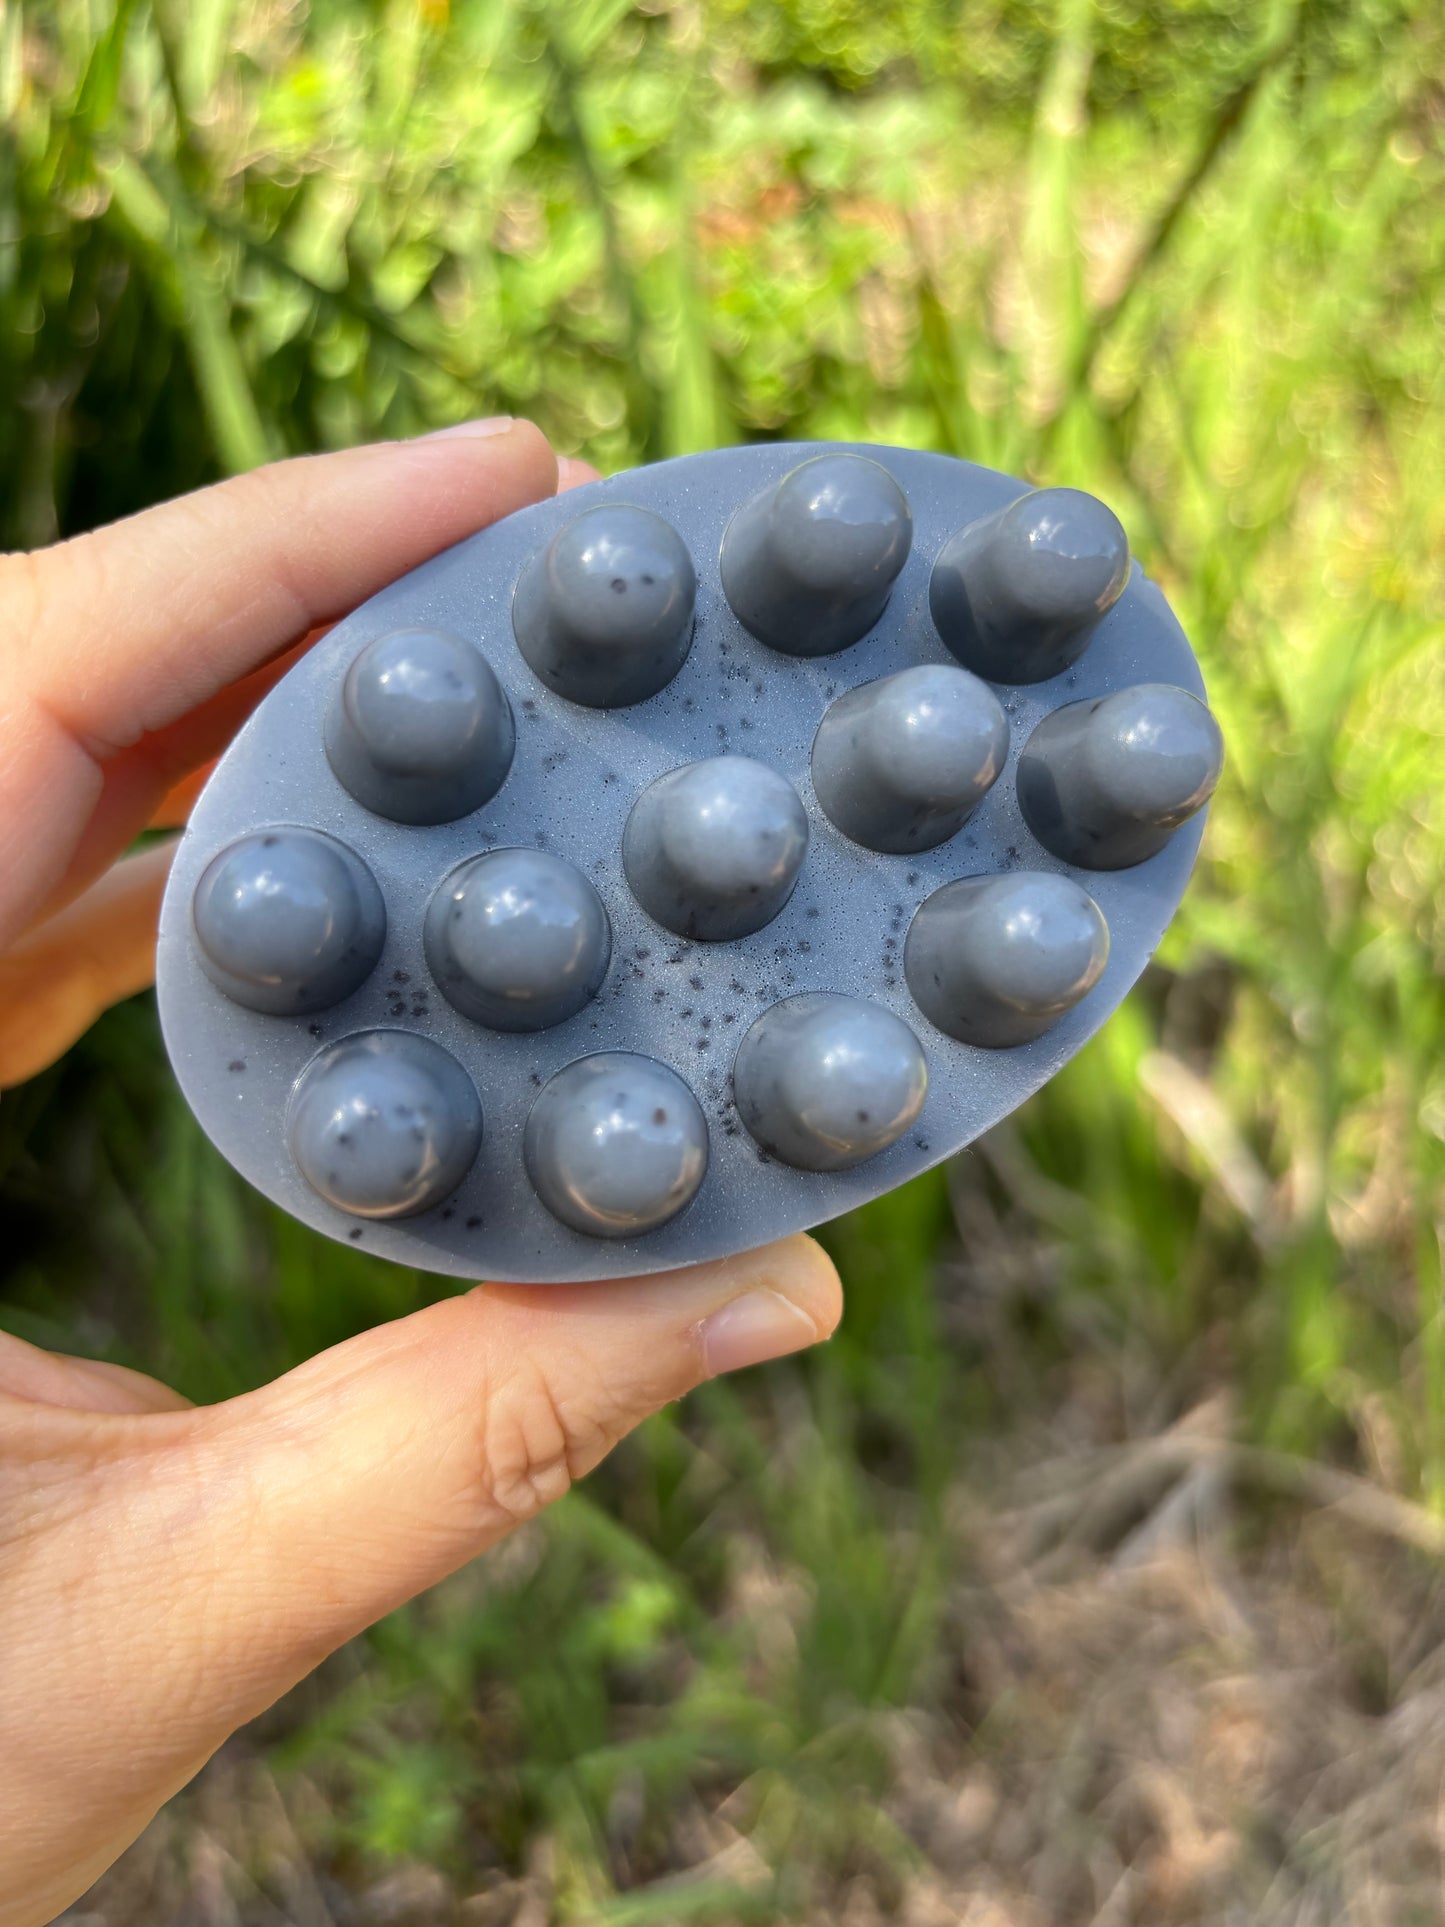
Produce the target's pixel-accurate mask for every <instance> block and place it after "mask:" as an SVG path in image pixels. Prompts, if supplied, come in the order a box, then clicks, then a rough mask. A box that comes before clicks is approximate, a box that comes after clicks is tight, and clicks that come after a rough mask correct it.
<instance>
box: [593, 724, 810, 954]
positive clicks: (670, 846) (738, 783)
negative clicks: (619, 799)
mask: <svg viewBox="0 0 1445 1927" xmlns="http://www.w3.org/2000/svg"><path fill="white" fill-rule="evenodd" d="M807 848H808V818H807V814H806V812H805V811H804V809H803V805H802V803H801V802H800V801H799V798H798V794H797V792H796V790H794V788H793V786H792V784H791V783H789V782H788V780H787V778H786V777H784V776H780V775H779V774H778V772H777V771H776V770H775V769H770V768H769V767H768V765H767V764H766V763H759V762H755V761H754V760H753V759H752V757H750V756H713V757H709V758H708V759H707V760H706V761H704V762H701V763H686V764H684V765H683V766H682V767H681V768H680V769H674V770H669V771H668V772H667V773H666V774H665V775H663V776H659V777H658V778H657V780H656V781H655V782H652V783H649V784H648V786H647V788H646V789H645V790H644V791H643V792H642V794H641V796H639V797H638V799H637V801H636V802H635V803H634V804H633V806H632V812H631V814H630V815H629V817H628V819H627V827H626V829H625V830H624V831H623V835H622V865H623V869H624V870H625V871H626V874H627V881H628V885H629V887H630V888H631V890H632V894H633V895H634V896H635V897H636V898H637V901H638V902H639V903H640V904H641V905H642V907H643V909H644V910H645V911H646V912H647V914H648V915H649V916H650V917H653V918H655V919H656V921H657V922H658V923H660V924H662V926H663V927H664V928H665V929H667V930H671V931H674V932H675V933H676V934H677V935H678V936H680V937H693V938H696V939H698V940H700V941H701V942H703V943H727V942H730V941H731V940H733V939H734V938H737V937H746V936H749V935H750V934H751V933H752V932H753V931H754V930H761V929H762V928H763V926H764V924H767V923H771V921H772V920H773V918H774V917H775V916H777V914H778V912H779V911H780V910H781V909H782V908H783V906H784V904H785V903H786V902H787V901H788V898H789V897H790V896H791V895H792V894H793V887H794V885H795V884H796V883H797V881H798V873H799V871H800V870H801V868H802V865H803V858H804V856H805V854H806V853H807Z"/></svg>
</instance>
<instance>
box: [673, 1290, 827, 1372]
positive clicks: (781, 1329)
mask: <svg viewBox="0 0 1445 1927" xmlns="http://www.w3.org/2000/svg"><path fill="white" fill-rule="evenodd" d="M699 1336H700V1337H701V1339H702V1355H703V1362H704V1363H705V1364H706V1366H707V1373H708V1377H709V1378H717V1377H719V1376H720V1375H721V1374H722V1373H723V1372H740V1371H742V1370H743V1368H744V1366H747V1365H761V1364H762V1363H763V1362H764V1360H765V1359H769V1358H783V1357H785V1356H786V1354H787V1353H788V1352H800V1351H803V1350H804V1349H805V1348H806V1347H807V1346H809V1345H816V1344H817V1342H818V1330H817V1327H816V1326H815V1325H814V1323H813V1321H812V1319H811V1318H809V1316H808V1314H807V1313H806V1312H804V1311H799V1309H798V1307H797V1306H796V1305H795V1304H793V1303H792V1302H791V1300H790V1299H787V1298H784V1297H783V1295H782V1293H781V1292H777V1291H766V1290H764V1291H750V1292H746V1293H745V1294H744V1295H743V1296H742V1297H741V1298H734V1300H733V1301H732V1303H731V1304H730V1305H724V1306H723V1308H722V1310H721V1311H715V1312H714V1313H713V1314H712V1316H711V1318H705V1319H704V1320H703V1322H702V1325H701V1327H700V1328H699Z"/></svg>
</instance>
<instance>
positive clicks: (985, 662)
mask: <svg viewBox="0 0 1445 1927" xmlns="http://www.w3.org/2000/svg"><path fill="white" fill-rule="evenodd" d="M1128 580H1129V539H1128V537H1127V536H1126V535H1125V533H1124V529H1123V525H1122V524H1121V523H1120V521H1119V518H1118V516H1116V515H1115V514H1114V512H1113V510H1112V509H1110V508H1107V507H1106V506H1105V505H1104V503H1102V502H1100V501H1099V500H1097V499H1096V497H1094V496H1092V495H1086V494H1084V492H1083V491H1082V490H1081V489H1076V488H1043V489H1036V490H1034V491H1033V492H1032V493H1030V494H1027V495H1021V496H1019V498H1018V499H1017V500H1016V501H1014V502H1010V503H1009V505H1008V507H1007V508H1003V509H999V510H997V511H996V512H995V513H994V514H993V515H989V516H986V517H984V518H983V520H982V521H978V522H973V523H970V524H969V526H968V527H967V528H964V529H961V530H960V531H959V533H958V534H957V535H955V536H953V537H951V538H950V540H949V541H947V542H946V543H945V544H944V545H943V547H942V549H941V550H940V551H939V554H938V559H937V561H936V562H935V563H934V565H933V575H932V578H931V580H930V583H929V591H928V600H929V608H930V610H931V612H932V615H933V621H934V626H935V627H936V628H937V630H938V633H939V635H940V636H941V637H942V639H943V642H944V644H945V646H946V647H947V648H948V649H949V651H950V652H951V653H952V654H953V655H954V656H956V657H957V658H958V660H959V661H960V662H961V663H962V664H963V666H964V667H965V668H966V669H971V670H973V671H974V673H975V674H976V675H979V676H984V677H987V679H988V680H989V681H990V682H1010V683H1035V682H1044V681H1046V680H1047V679H1048V678H1049V677H1050V676H1057V675H1060V674H1061V673H1062V672H1063V671H1064V670H1065V669H1067V668H1069V667H1070V665H1071V664H1072V663H1074V662H1077V660H1078V659H1079V657H1080V656H1081V655H1082V654H1083V652H1084V650H1085V649H1086V648H1087V647H1088V644H1089V641H1090V638H1091V637H1092V635H1093V633H1094V630H1095V629H1096V628H1097V626H1098V624H1099V621H1100V619H1101V618H1102V617H1103V616H1105V615H1107V614H1108V612H1109V610H1110V609H1112V608H1113V606H1114V604H1115V603H1116V602H1117V601H1118V600H1119V597H1120V596H1121V595H1122V594H1123V593H1124V589H1125V587H1126V585H1127V583H1128Z"/></svg>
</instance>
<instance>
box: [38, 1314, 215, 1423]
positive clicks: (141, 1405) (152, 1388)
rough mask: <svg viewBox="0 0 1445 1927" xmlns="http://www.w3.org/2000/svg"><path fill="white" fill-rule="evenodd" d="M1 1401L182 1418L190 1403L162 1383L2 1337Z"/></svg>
mask: <svg viewBox="0 0 1445 1927" xmlns="http://www.w3.org/2000/svg"><path fill="white" fill-rule="evenodd" d="M0 1396H4V1397H7V1398H16V1399H27V1400H29V1401H30V1402H31V1403H33V1404H36V1405H56V1406H61V1407H64V1408H65V1409H67V1410H69V1411H74V1412H122V1413H131V1414H136V1413H141V1412H180V1411H185V1410H186V1409H187V1408H188V1407H189V1405H190V1400H189V1399H187V1398H182V1397H181V1395H180V1393H179V1392H173V1391H172V1390H171V1388H170V1387H169V1386H168V1385H162V1384H161V1383H160V1382H159V1380H157V1379H154V1378H147V1377H146V1376H145V1374H144V1373H143V1372H133V1371H131V1369H130V1367H129V1366H127V1365H111V1364H109V1363H107V1362H106V1361H105V1360H104V1359H99V1358H67V1357H65V1356H64V1355H63V1354H60V1353H57V1352H46V1351H42V1350H41V1349H40V1347H39V1346H38V1345H28V1344H27V1343H26V1342H25V1340H24V1339H23V1338H16V1337H14V1336H12V1334H11V1333H9V1332H0Z"/></svg>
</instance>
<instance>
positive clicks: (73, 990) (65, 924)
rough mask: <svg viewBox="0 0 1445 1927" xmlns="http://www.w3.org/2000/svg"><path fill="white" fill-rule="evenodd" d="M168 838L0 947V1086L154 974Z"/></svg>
mask: <svg viewBox="0 0 1445 1927" xmlns="http://www.w3.org/2000/svg"><path fill="white" fill-rule="evenodd" d="M175 852H176V845H175V842H174V840H172V841H170V842H166V843H157V844H154V845H152V847H151V848H150V849H148V850H143V851H141V852H140V853H139V855H137V856H131V857H125V858H124V859H123V860H122V861H121V862H119V863H117V864H115V865H114V867H113V868H112V869H110V870H108V871H107V872H106V873H105V875H104V876H103V877H102V878H101V879H100V881H99V882H98V883H93V884H92V885H91V886H90V888H89V889H88V890H87V891H85V892H84V893H83V895H81V896H79V897H77V898H76V900H75V902H74V903H72V904H70V905H68V906H67V907H66V908H65V909H64V910H62V911H60V913H59V914H58V915H57V916H53V917H49V918H47V919H46V920H45V922H43V923H40V924H37V925H36V927H35V928H34V929H33V930H31V931H29V932H28V933H27V934H26V935H25V936H23V937H22V938H21V939H20V941H19V942H18V943H16V944H13V945H12V946H11V948H10V949H9V950H7V951H5V952H3V953H0V1090H6V1089H8V1088H9V1087H10V1086H11V1085H12V1084H20V1083H23V1082H24V1080H25V1079H26V1078H27V1077H34V1076H35V1074H36V1072H37V1071H42V1070H44V1069H45V1066H46V1065H47V1064H51V1063H54V1061H55V1059H56V1058H57V1057H59V1056H60V1054H61V1052H62V1051H65V1050H68V1049H69V1047H70V1046H71V1045H72V1044H73V1043H74V1042H75V1040H76V1038H77V1037H79V1036H80V1035H81V1033H82V1032H83V1031H86V1030H88V1029H89V1028H90V1026H91V1025H92V1024H93V1023H94V1022H95V1020H96V1018H97V1017H98V1016H99V1015H100V1013H101V1012H102V1011H103V1010H109V1008H110V1006H111V1005H112V1004H118V1003H119V1002H120V1001H121V999H122V998H123V997H131V996H134V994H135V992H136V991H138V990H144V989H145V987H146V985H147V984H149V983H150V982H151V980H152V978H153V977H154V976H155V967H156V926H157V923H158V922H159V919H160V909H161V897H162V895H163V894H164V891H165V887H166V877H167V876H168V875H169V873H170V867H171V859H172V858H173V857H174V855H175Z"/></svg>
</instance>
